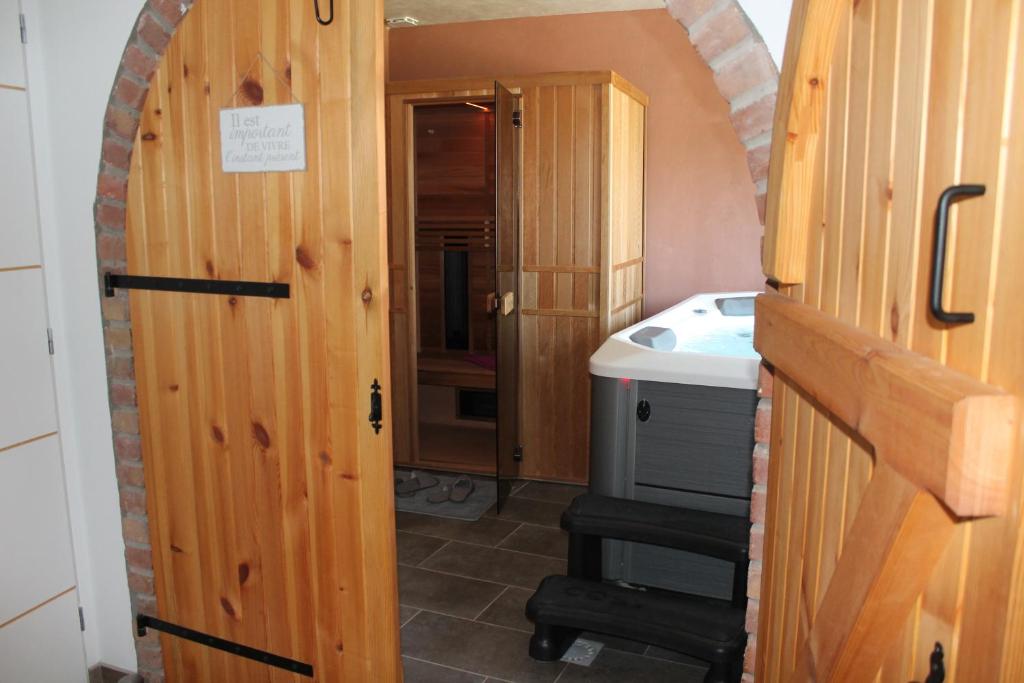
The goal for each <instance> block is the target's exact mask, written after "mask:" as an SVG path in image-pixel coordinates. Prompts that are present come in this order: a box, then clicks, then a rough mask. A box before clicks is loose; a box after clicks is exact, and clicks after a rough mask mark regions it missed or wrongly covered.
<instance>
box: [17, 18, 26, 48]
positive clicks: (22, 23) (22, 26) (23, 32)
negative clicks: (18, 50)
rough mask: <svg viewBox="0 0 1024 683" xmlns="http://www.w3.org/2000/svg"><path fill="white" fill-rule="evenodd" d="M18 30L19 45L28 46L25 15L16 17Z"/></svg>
mask: <svg viewBox="0 0 1024 683" xmlns="http://www.w3.org/2000/svg"><path fill="white" fill-rule="evenodd" d="M18 28H19V29H20V30H21V44H22V45H28V26H26V25H25V15H24V14H19V15H18Z"/></svg>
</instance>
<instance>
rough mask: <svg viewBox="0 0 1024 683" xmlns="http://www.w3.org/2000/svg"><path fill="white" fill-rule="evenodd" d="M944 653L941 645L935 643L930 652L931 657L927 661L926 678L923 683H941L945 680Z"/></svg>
mask: <svg viewBox="0 0 1024 683" xmlns="http://www.w3.org/2000/svg"><path fill="white" fill-rule="evenodd" d="M944 659H945V652H944V651H943V649H942V643H935V649H934V650H932V655H931V657H930V658H929V659H928V678H926V679H924V683H943V681H945V680H946V663H945V661H944Z"/></svg>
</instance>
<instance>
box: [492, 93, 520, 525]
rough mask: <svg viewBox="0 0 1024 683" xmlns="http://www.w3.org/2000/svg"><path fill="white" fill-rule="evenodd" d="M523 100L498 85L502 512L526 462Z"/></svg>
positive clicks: (499, 462)
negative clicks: (522, 414) (522, 432)
mask: <svg viewBox="0 0 1024 683" xmlns="http://www.w3.org/2000/svg"><path fill="white" fill-rule="evenodd" d="M520 116H521V114H520V112H519V108H518V98H516V96H515V95H513V94H512V92H511V91H510V90H509V89H508V88H506V87H505V86H503V85H502V84H501V83H499V82H497V81H495V82H494V119H495V120H494V134H495V137H496V141H495V183H496V188H495V220H496V224H497V239H496V240H495V247H496V248H495V263H496V268H495V272H496V282H495V286H496V287H497V289H496V294H495V300H496V302H497V308H498V310H497V315H496V318H497V326H498V333H497V341H498V350H497V354H496V355H497V361H498V363H497V371H496V377H495V380H496V382H497V384H496V387H497V393H498V424H497V434H496V438H497V452H496V458H497V463H496V467H495V473H496V475H497V479H498V511H499V512H500V511H501V507H502V504H503V503H504V500H505V498H506V497H507V496H508V494H509V493H510V490H511V485H510V482H511V480H512V479H513V478H515V477H517V476H518V475H519V461H520V460H521V459H522V451H521V445H520V441H519V306H520V301H519V277H520V260H519V186H520V182H521V180H520V169H519V146H518V145H517V144H516V142H517V140H518V137H519V136H518V128H519V126H521V125H522V119H521V118H520Z"/></svg>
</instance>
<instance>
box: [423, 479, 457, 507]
mask: <svg viewBox="0 0 1024 683" xmlns="http://www.w3.org/2000/svg"><path fill="white" fill-rule="evenodd" d="M451 495H452V487H451V486H450V485H449V484H445V485H444V486H442V487H441V488H439V489H438V490H436V491H434V492H433V493H431V494H430V495H429V496H427V502H428V503H434V504H435V505H436V504H438V503H447V502H448V499H449V498H451Z"/></svg>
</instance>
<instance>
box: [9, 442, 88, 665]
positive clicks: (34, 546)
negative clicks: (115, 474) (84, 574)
mask: <svg viewBox="0 0 1024 683" xmlns="http://www.w3.org/2000/svg"><path fill="white" fill-rule="evenodd" d="M60 456H61V454H60V439H58V437H57V436H56V435H53V436H50V437H47V438H45V439H41V440H38V441H33V442H32V443H28V444H25V445H23V446H18V447H16V448H12V449H9V450H5V451H0V519H4V520H6V521H7V523H6V524H4V525H3V527H0V547H2V548H5V555H6V557H5V558H4V561H3V562H2V563H0V586H4V587H5V588H4V590H3V591H2V592H0V624H6V623H7V622H9V621H11V620H13V619H14V618H15V617H17V616H18V615H20V614H23V613H24V612H27V611H29V610H31V609H32V608H34V607H36V606H37V605H41V604H43V603H45V602H46V601H47V600H50V599H51V598H52V597H53V596H55V595H60V594H62V593H64V592H66V591H67V590H68V589H69V588H73V587H74V586H75V583H76V582H75V564H74V559H73V557H72V555H71V527H70V523H69V521H68V508H67V502H66V498H65V496H66V495H67V494H66V493H65V490H64V472H63V463H62V462H61V457H60ZM0 631H2V629H0ZM5 680H14V679H5Z"/></svg>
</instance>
